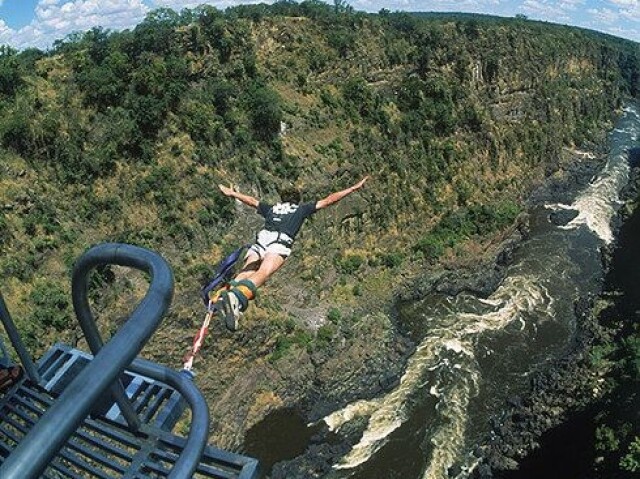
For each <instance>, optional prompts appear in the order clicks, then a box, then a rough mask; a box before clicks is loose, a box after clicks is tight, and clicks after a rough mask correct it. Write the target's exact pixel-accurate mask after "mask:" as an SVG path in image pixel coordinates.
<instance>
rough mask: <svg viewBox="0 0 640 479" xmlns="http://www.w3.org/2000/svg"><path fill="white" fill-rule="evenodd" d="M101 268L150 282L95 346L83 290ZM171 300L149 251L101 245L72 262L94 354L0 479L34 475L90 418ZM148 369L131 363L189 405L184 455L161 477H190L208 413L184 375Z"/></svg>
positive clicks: (121, 399) (122, 399)
mask: <svg viewBox="0 0 640 479" xmlns="http://www.w3.org/2000/svg"><path fill="white" fill-rule="evenodd" d="M106 264H115V265H121V266H129V267H133V268H136V269H139V270H141V271H144V272H146V273H148V274H149V275H150V276H151V284H150V286H149V290H148V291H147V294H146V295H145V297H144V298H143V299H142V301H141V302H140V304H139V305H138V306H137V307H136V309H135V310H134V312H133V313H132V314H131V317H130V318H129V320H128V321H127V322H126V323H125V324H124V325H123V326H122V327H121V328H120V329H119V330H118V331H117V332H116V333H115V334H114V335H113V337H112V338H111V340H110V341H109V342H108V343H106V344H104V345H103V342H102V338H101V337H100V333H99V332H98V328H97V326H96V324H95V320H94V318H93V315H92V313H91V309H90V307H89V302H88V299H87V289H88V280H89V272H90V271H91V270H92V269H94V268H96V267H97V266H101V265H106ZM172 297H173V273H172V272H171V268H170V267H169V265H168V264H167V262H166V261H165V260H164V259H163V258H162V257H161V256H160V255H158V254H157V253H154V252H152V251H149V250H147V249H144V248H140V247H137V246H131V245H125V244H118V243H108V244H102V245H98V246H95V247H93V248H91V249H90V250H88V251H87V252H86V253H85V254H84V255H82V257H80V259H79V260H78V262H77V263H76V265H75V268H74V272H73V279H72V298H73V306H74V309H75V312H76V315H77V316H78V320H79V321H80V326H81V328H82V330H83V332H84V334H85V337H86V339H87V342H88V344H89V347H90V348H91V350H92V352H93V353H94V359H93V360H92V361H91V362H90V363H89V364H88V365H87V366H86V367H85V368H84V369H83V370H82V372H81V373H80V374H78V376H77V377H76V378H75V379H74V380H73V381H72V382H71V383H70V384H69V385H68V386H67V388H66V389H65V390H64V392H63V393H62V394H61V395H60V397H59V398H58V400H57V401H56V402H55V403H54V404H53V406H52V407H51V408H50V409H49V410H48V411H47V412H46V413H45V414H44V415H43V416H42V418H41V419H40V420H39V421H38V422H37V423H36V424H35V426H34V427H33V429H31V431H29V433H28V434H27V435H26V436H25V437H24V438H23V439H22V441H21V442H20V444H18V446H17V447H16V449H15V450H14V451H13V452H12V454H11V455H10V456H9V457H8V458H7V459H6V460H5V461H4V463H3V464H2V467H0V477H2V478H5V479H30V478H36V477H39V476H40V474H41V473H42V472H43V471H44V470H45V469H46V467H47V465H48V464H49V462H50V461H51V460H52V458H53V457H54V456H55V455H56V454H57V452H58V451H59V450H60V449H61V448H62V447H63V446H64V445H65V443H66V441H67V440H68V438H69V437H70V436H71V435H72V434H73V433H74V431H75V430H76V429H77V427H78V426H79V424H80V423H81V422H82V421H83V420H84V419H85V418H86V417H87V415H88V414H89V413H90V411H91V409H92V407H93V405H94V403H95V402H96V401H97V400H98V398H100V397H101V396H102V395H103V394H104V392H105V391H106V390H108V389H109V388H111V387H112V385H113V384H114V383H119V380H118V376H119V375H120V374H121V373H122V371H123V370H124V369H125V368H128V367H129V365H131V363H132V361H133V360H134V358H135V357H136V355H137V354H138V353H139V352H140V350H141V349H142V347H143V346H144V345H145V343H146V342H147V341H148V340H149V338H150V337H151V335H152V334H153V333H154V332H155V330H156V329H157V328H158V326H159V325H160V322H161V320H162V318H163V316H164V315H165V314H166V312H167V310H168V309H169V305H170V303H171V299H172ZM152 364H153V363H148V362H141V360H136V361H135V363H134V366H133V370H134V371H135V370H141V369H143V370H145V371H146V372H147V374H145V375H147V376H149V377H152V378H153V377H155V378H157V379H161V380H164V381H166V382H167V384H169V385H170V386H172V387H174V388H176V389H177V390H178V391H179V392H180V393H182V394H183V395H184V396H185V398H186V399H187V402H188V403H189V404H190V406H191V407H192V412H193V415H194V421H193V423H192V424H193V426H192V430H191V431H190V433H189V436H188V439H187V444H186V446H185V450H184V451H185V452H184V454H183V455H182V456H181V458H180V459H179V460H178V462H177V463H176V465H175V467H174V468H173V470H172V473H171V475H170V476H169V477H170V478H175V479H178V478H187V477H191V474H192V473H193V471H194V470H195V468H196V467H197V464H198V460H199V458H200V456H201V454H202V451H203V449H204V447H205V445H206V441H207V430H208V424H209V414H208V409H207V404H206V401H205V400H204V398H203V397H202V394H201V393H200V391H199V390H198V389H197V388H196V387H195V385H194V384H193V383H191V382H190V381H189V380H188V379H187V378H185V377H183V376H181V375H180V374H179V373H177V372H175V371H172V370H169V369H168V368H164V367H162V366H158V365H155V367H151V365H152ZM118 390H119V392H118ZM118 390H116V398H117V399H118V404H119V405H121V411H123V407H122V405H123V404H124V407H125V408H127V407H129V409H130V413H132V412H133V411H132V408H131V407H130V405H129V404H128V399H126V396H124V391H123V390H122V389H121V386H120V388H118ZM112 391H113V390H112ZM196 418H197V419H196ZM127 420H129V422H130V425H131V420H133V421H134V422H135V421H137V417H136V418H135V419H134V418H127Z"/></svg>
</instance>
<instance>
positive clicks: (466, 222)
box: [414, 201, 520, 259]
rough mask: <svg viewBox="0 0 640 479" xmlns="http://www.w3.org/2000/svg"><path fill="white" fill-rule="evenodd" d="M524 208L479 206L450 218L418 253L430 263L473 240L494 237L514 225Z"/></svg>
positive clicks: (420, 244)
mask: <svg viewBox="0 0 640 479" xmlns="http://www.w3.org/2000/svg"><path fill="white" fill-rule="evenodd" d="M518 213H520V208H519V207H518V205H516V204H515V203H513V202H510V201H509V202H505V203H500V204H497V205H477V206H472V207H468V208H461V209H459V210H457V211H455V212H453V213H450V214H447V215H446V216H445V217H444V218H443V219H442V220H440V222H439V223H438V224H437V225H436V227H435V228H433V229H432V230H431V231H430V232H429V233H428V234H427V235H425V236H423V237H422V238H421V239H420V240H419V241H418V243H417V244H416V245H415V247H414V249H415V250H416V251H419V252H421V253H422V254H424V255H425V256H426V257H427V258H429V259H437V258H439V257H440V256H441V255H442V254H443V253H444V251H445V249H446V248H452V247H454V246H456V245H458V244H460V243H461V242H463V241H465V240H467V239H469V238H471V237H473V236H482V235H487V234H490V233H493V232H494V231H497V230H499V229H502V228H504V227H506V226H508V225H510V224H512V223H513V222H514V220H515V219H516V216H517V215H518Z"/></svg>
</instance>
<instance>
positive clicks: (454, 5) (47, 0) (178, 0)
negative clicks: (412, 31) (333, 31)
mask: <svg viewBox="0 0 640 479" xmlns="http://www.w3.org/2000/svg"><path fill="white" fill-rule="evenodd" d="M202 3H207V4H210V5H213V6H215V7H217V8H220V9H224V8H226V7H229V6H232V5H236V4H239V3H258V0H249V1H237V0H200V1H191V0H0V44H9V45H11V46H13V47H16V48H19V49H22V48H27V47H38V48H42V49H46V48H48V47H50V46H51V44H52V43H53V42H54V41H55V40H56V39H59V38H64V37H65V36H66V35H68V34H69V33H71V32H74V31H85V30H88V29H90V28H92V27H94V26H102V27H104V28H107V29H110V30H121V29H124V28H132V27H134V26H135V25H136V24H137V23H139V22H140V21H141V20H142V19H143V18H144V17H145V15H146V14H147V13H148V12H149V11H151V10H153V9H154V8H158V7H170V8H173V9H174V10H177V11H179V10H181V9H182V8H189V7H195V6H197V5H199V4H202ZM267 3H270V2H269V1H268V0H267ZM329 3H332V0H329ZM347 3H348V4H350V5H351V6H352V7H354V8H355V9H356V10H362V11H368V12H377V11H379V10H380V9H382V8H387V9H389V10H391V11H397V10H405V11H440V12H476V13H486V14H493V15H501V16H507V17H512V16H515V15H516V14H523V15H526V16H527V17H529V18H531V19H535V20H544V21H549V22H554V23H563V24H568V25H576V26H580V27H585V28H590V29H593V30H599V31H602V32H606V33H610V34H612V35H616V36H619V37H623V38H628V39H631V40H634V41H636V42H640V0H458V1H454V0H347Z"/></svg>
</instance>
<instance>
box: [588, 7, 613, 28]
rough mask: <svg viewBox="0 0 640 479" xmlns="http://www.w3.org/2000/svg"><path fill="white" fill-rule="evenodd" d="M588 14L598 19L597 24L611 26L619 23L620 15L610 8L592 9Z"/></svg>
mask: <svg viewBox="0 0 640 479" xmlns="http://www.w3.org/2000/svg"><path fill="white" fill-rule="evenodd" d="M587 12H588V13H589V14H590V15H591V16H592V17H594V18H595V19H596V21H597V22H601V23H604V24H606V25H611V24H613V23H615V22H617V21H618V19H619V18H620V14H619V13H618V12H616V11H614V10H611V9H610V8H590V9H589V10H587Z"/></svg>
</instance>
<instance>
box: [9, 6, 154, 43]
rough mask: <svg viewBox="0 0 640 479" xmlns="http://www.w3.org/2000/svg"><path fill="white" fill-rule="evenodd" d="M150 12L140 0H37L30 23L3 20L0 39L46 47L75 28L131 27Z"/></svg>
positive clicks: (119, 28) (117, 28) (76, 29)
mask: <svg viewBox="0 0 640 479" xmlns="http://www.w3.org/2000/svg"><path fill="white" fill-rule="evenodd" d="M149 11H150V8H149V7H147V6H146V5H145V4H144V3H142V0H104V1H98V0H71V1H69V0H40V1H39V2H38V5H37V6H36V9H35V18H34V19H33V20H32V22H31V23H30V24H29V25H27V26H25V27H23V28H20V29H19V30H13V29H10V28H8V27H7V26H6V24H4V22H2V24H1V25H0V42H2V43H8V44H10V45H12V46H14V47H17V48H26V47H32V46H35V47H38V48H48V47H50V46H51V45H52V44H53V42H54V41H55V40H57V39H60V38H64V37H65V36H66V35H68V34H69V33H71V32H74V31H86V30H89V29H91V28H93V27H95V26H102V27H104V28H107V29H112V30H121V29H124V28H132V27H134V26H135V25H137V24H138V23H139V22H140V21H142V20H143V19H144V16H145V15H146V14H147V13H148V12H149Z"/></svg>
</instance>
